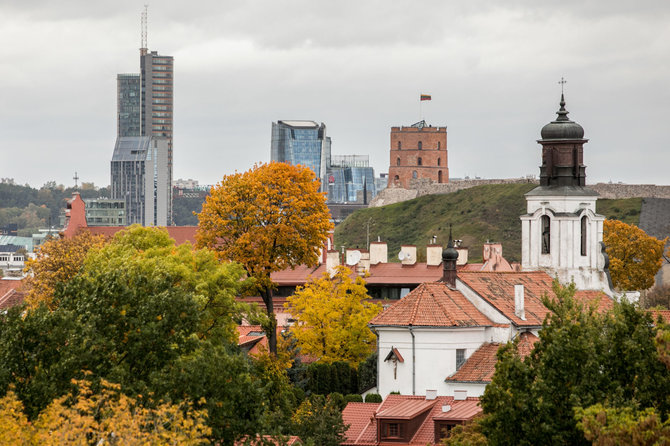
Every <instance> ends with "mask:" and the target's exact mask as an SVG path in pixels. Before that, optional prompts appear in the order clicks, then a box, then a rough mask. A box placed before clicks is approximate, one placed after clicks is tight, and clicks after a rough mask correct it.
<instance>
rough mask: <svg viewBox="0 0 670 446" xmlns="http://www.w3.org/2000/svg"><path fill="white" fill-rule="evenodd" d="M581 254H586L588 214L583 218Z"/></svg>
mask: <svg viewBox="0 0 670 446" xmlns="http://www.w3.org/2000/svg"><path fill="white" fill-rule="evenodd" d="M581 255H583V256H585V255H586V215H585V216H583V217H582V219H581Z"/></svg>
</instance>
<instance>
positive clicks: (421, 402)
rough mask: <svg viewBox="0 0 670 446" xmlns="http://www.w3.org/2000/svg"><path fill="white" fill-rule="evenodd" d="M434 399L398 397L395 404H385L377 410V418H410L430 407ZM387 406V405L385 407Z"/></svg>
mask: <svg viewBox="0 0 670 446" xmlns="http://www.w3.org/2000/svg"><path fill="white" fill-rule="evenodd" d="M434 404H435V400H427V399H425V398H423V397H421V398H420V399H419V398H412V399H408V398H405V399H400V401H397V402H396V403H395V404H389V405H385V406H384V407H380V408H379V410H378V411H377V418H386V419H388V418H392V419H394V420H411V419H412V418H414V417H416V416H418V415H420V414H422V413H424V412H425V411H427V410H428V409H430V408H432V407H433V405H434ZM386 406H388V407H386Z"/></svg>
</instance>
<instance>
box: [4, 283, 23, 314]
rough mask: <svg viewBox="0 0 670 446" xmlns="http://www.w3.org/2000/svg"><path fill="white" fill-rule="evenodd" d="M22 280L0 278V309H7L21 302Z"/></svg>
mask: <svg viewBox="0 0 670 446" xmlns="http://www.w3.org/2000/svg"><path fill="white" fill-rule="evenodd" d="M22 286H23V280H13V279H0V310H7V309H8V308H10V307H13V306H15V305H20V304H22V303H23V299H24V297H25V294H24V293H23V291H22V290H21V287H22Z"/></svg>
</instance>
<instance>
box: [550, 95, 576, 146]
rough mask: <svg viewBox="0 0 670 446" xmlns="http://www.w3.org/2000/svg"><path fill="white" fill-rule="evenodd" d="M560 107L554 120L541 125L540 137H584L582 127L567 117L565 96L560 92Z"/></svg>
mask: <svg viewBox="0 0 670 446" xmlns="http://www.w3.org/2000/svg"><path fill="white" fill-rule="evenodd" d="M560 105H561V108H560V109H559V110H558V111H557V112H556V114H557V115H558V117H557V118H556V120H555V121H552V122H550V123H549V124H547V125H545V126H544V127H542V131H541V132H540V135H542V139H551V140H553V139H582V138H584V128H583V127H582V126H581V125H579V124H577V123H576V122H574V121H571V120H570V118H568V111H567V110H566V109H565V98H564V97H563V94H562V93H561V103H560Z"/></svg>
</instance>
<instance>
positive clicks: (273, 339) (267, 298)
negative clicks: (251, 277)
mask: <svg viewBox="0 0 670 446" xmlns="http://www.w3.org/2000/svg"><path fill="white" fill-rule="evenodd" d="M261 297H262V298H263V302H264V303H265V310H266V311H267V313H268V317H269V318H270V322H269V326H268V327H263V329H264V330H265V336H267V338H268V350H270V353H271V354H272V355H274V356H277V318H276V317H275V311H274V306H273V303H272V288H269V287H268V288H266V289H264V290H263V291H261Z"/></svg>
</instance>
